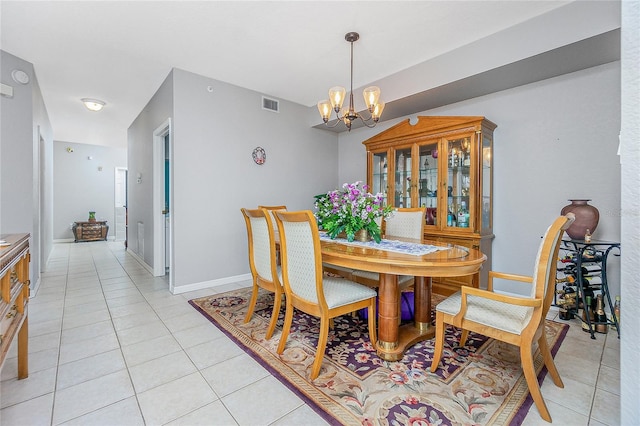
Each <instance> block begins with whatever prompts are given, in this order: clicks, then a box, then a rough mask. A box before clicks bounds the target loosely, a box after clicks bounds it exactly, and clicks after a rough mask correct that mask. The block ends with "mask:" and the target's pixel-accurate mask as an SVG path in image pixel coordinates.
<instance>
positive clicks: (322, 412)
mask: <svg viewBox="0 0 640 426" xmlns="http://www.w3.org/2000/svg"><path fill="white" fill-rule="evenodd" d="M231 291H234V290H231ZM219 294H223V293H218V294H214V295H212V296H217V295H219ZM207 297H211V296H205V297H204V298H207ZM200 299H203V297H197V298H195V299H191V300H189V304H190V305H191V306H192V307H194V308H195V309H196V310H197V311H198V312H200V314H202V315H203V316H204V317H205V318H207V319H208V320H209V322H211V323H212V324H213V325H215V326H216V328H218V330H220V331H221V332H222V333H224V335H226V336H227V337H228V338H230V339H231V340H232V341H233V342H234V343H235V344H236V345H237V346H239V347H240V349H242V350H243V351H244V352H245V353H246V354H247V355H249V356H250V357H251V358H253V359H254V360H255V361H256V362H257V363H258V364H260V365H261V366H262V367H263V368H264V369H265V370H267V371H268V372H269V373H270V374H271V375H272V376H274V377H276V378H278V377H281V378H282V379H284V382H283V381H282V380H279V381H280V383H282V384H284V385H285V386H286V387H287V388H288V389H289V390H290V391H292V392H293V393H294V394H296V396H298V397H299V398H300V399H301V400H302V401H303V402H304V403H305V404H306V405H307V406H308V407H309V408H311V409H312V410H313V411H315V412H316V413H317V414H318V415H319V416H320V417H322V419H323V420H324V421H326V422H327V423H329V424H330V425H332V426H341V425H344V423H342V422H340V421H339V420H338V419H337V418H336V417H335V416H332V415H331V414H330V413H329V412H328V411H326V410H324V409H323V408H322V407H321V406H320V405H318V404H317V403H316V402H315V401H313V400H312V399H311V398H310V397H309V396H308V395H307V394H306V393H305V392H303V391H302V390H301V389H300V388H299V387H297V386H295V384H294V383H292V382H291V381H290V380H289V378H288V377H286V376H284V375H283V374H282V373H281V372H280V371H278V370H276V369H275V368H273V367H271V366H270V365H269V364H267V363H266V362H264V360H263V359H262V358H261V357H260V355H258V354H257V353H256V352H254V351H253V350H252V349H251V348H249V347H248V346H247V345H245V344H244V343H243V342H241V341H240V339H238V338H237V337H236V336H234V335H233V334H232V333H231V332H229V331H228V330H226V329H225V328H224V327H223V326H222V325H220V324H218V323H217V321H216V320H215V319H214V318H213V317H211V316H210V315H209V313H207V312H206V311H205V310H204V309H202V308H201V307H200V306H198V305H197V304H196V303H195V302H194V301H195V300H200Z"/></svg>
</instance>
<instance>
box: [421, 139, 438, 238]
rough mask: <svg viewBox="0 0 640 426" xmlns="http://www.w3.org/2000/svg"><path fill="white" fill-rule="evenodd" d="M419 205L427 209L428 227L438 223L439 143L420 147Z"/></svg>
mask: <svg viewBox="0 0 640 426" xmlns="http://www.w3.org/2000/svg"><path fill="white" fill-rule="evenodd" d="M419 153H420V158H419V160H418V165H419V168H418V170H419V181H418V205H419V206H420V207H426V209H427V212H426V217H425V222H426V225H427V226H428V225H433V226H435V225H437V223H438V142H437V141H435V142H433V143H429V144H425V145H420V147H419Z"/></svg>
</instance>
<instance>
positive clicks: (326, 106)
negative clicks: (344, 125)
mask: <svg viewBox="0 0 640 426" xmlns="http://www.w3.org/2000/svg"><path fill="white" fill-rule="evenodd" d="M332 109H333V107H332V106H331V102H329V101H328V100H327V99H325V100H324V101H320V102H318V111H320V116H321V117H322V121H324V122H325V123H326V122H328V121H329V117H331V111H332Z"/></svg>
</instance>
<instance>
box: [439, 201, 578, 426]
mask: <svg viewBox="0 0 640 426" xmlns="http://www.w3.org/2000/svg"><path fill="white" fill-rule="evenodd" d="M574 220H575V216H574V215H573V213H569V214H567V215H566V216H560V217H558V218H557V219H556V220H555V221H554V222H553V223H552V224H551V226H549V228H548V229H547V232H546V233H545V235H544V237H543V239H542V242H541V243H540V247H539V249H538V254H537V256H536V262H535V267H534V270H533V275H532V276H530V277H529V276H524V275H516V274H508V273H504V272H496V271H489V281H488V283H487V289H486V290H482V289H477V288H472V287H462V289H461V290H460V291H459V292H457V293H455V294H453V295H451V296H450V297H448V298H447V299H445V300H443V301H442V302H440V303H439V304H438V306H436V342H435V351H434V355H433V363H432V364H431V371H432V372H435V371H436V370H437V369H438V363H439V362H440V358H441V357H442V353H443V347H444V329H445V325H446V324H449V325H450V326H454V327H458V328H461V329H462V336H461V338H460V343H459V344H460V346H464V344H465V342H466V340H467V336H468V334H469V332H470V331H473V332H475V333H479V334H483V335H485V336H488V337H491V338H493V339H496V340H501V341H503V342H507V343H510V344H512V345H516V346H518V347H519V348H520V359H521V363H522V370H523V372H524V376H525V379H526V381H527V386H528V388H529V393H530V394H531V397H532V398H533V401H534V403H535V404H536V407H537V408H538V411H539V412H540V416H541V417H542V418H543V419H544V420H546V421H548V422H551V415H550V414H549V410H548V408H547V405H546V403H545V402H544V398H543V397H542V393H541V392H540V386H539V385H538V379H537V377H536V372H535V366H534V359H533V356H534V349H535V346H534V343H536V342H537V343H538V349H539V351H540V353H541V354H542V358H543V360H544V364H545V366H546V367H547V370H548V371H549V374H550V376H551V379H552V380H553V383H554V384H555V385H556V386H558V387H561V388H562V387H564V384H563V383H562V379H561V378H560V374H559V373H558V370H557V369H556V366H555V363H554V362H553V357H552V356H551V351H550V350H549V346H548V345H547V338H546V336H545V324H544V321H545V318H546V316H547V312H548V310H549V306H550V305H551V301H552V299H553V292H554V291H555V280H556V268H557V258H558V250H559V248H560V241H561V240H562V235H563V233H564V231H565V230H566V229H567V228H568V227H569V226H570V225H571V223H573V221H574ZM495 279H500V280H507V281H516V282H522V283H529V284H531V291H530V294H529V295H528V296H522V297H518V296H507V295H505V294H501V293H495V292H494V291H493V281H494V280H495Z"/></svg>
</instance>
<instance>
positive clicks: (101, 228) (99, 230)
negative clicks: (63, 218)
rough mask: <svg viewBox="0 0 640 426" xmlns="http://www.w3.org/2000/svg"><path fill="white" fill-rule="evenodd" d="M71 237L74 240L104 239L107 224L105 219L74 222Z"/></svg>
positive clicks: (107, 228)
mask: <svg viewBox="0 0 640 426" xmlns="http://www.w3.org/2000/svg"><path fill="white" fill-rule="evenodd" d="M72 229H73V237H74V239H75V242H76V243H77V242H79V241H103V240H104V241H106V240H107V233H108V232H109V226H108V225H107V221H106V220H97V221H95V222H74V223H73V228H72Z"/></svg>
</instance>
